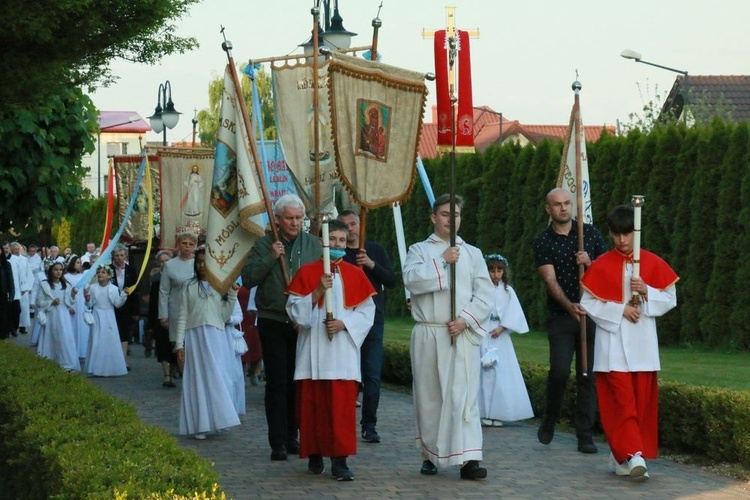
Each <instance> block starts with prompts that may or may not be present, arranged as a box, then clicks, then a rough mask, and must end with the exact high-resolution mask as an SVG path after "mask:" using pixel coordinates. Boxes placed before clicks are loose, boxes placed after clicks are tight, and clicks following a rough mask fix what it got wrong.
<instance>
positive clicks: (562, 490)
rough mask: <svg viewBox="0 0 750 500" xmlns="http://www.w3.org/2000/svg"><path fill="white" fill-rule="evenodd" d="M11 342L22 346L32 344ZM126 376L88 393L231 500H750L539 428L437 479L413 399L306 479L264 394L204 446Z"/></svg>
mask: <svg viewBox="0 0 750 500" xmlns="http://www.w3.org/2000/svg"><path fill="white" fill-rule="evenodd" d="M13 341H14V342H16V343H18V344H20V345H27V346H28V344H29V336H28V335H21V336H19V337H18V338H16V339H13ZM132 354H133V355H132V356H131V360H130V364H131V366H132V367H133V371H132V372H130V374H129V375H127V376H126V377H122V378H112V379H101V378H97V379H94V378H92V379H90V380H91V382H92V383H93V384H95V385H96V386H98V387H100V388H101V389H103V390H104V391H106V392H108V393H109V394H112V395H114V396H116V397H118V398H119V399H121V400H123V401H126V402H129V403H132V404H133V405H135V407H136V409H137V412H138V415H139V417H140V418H141V419H142V420H143V421H144V422H146V423H148V424H152V425H156V426H159V427H162V428H164V429H166V430H167V431H168V432H170V433H171V434H173V435H174V436H175V438H176V439H177V441H178V443H179V444H180V446H182V447H184V448H188V449H192V450H195V451H196V452H197V453H199V454H200V455H201V456H204V457H206V458H207V459H209V460H211V461H213V462H214V463H215V467H216V470H217V471H218V472H219V473H220V474H221V481H220V484H221V486H222V488H224V490H225V491H226V492H227V496H228V497H229V498H234V499H237V500H244V499H248V498H258V497H260V498H264V499H266V498H269V499H270V498H293V497H301V496H303V495H304V496H314V497H322V498H328V497H336V498H360V499H370V498H393V497H404V498H535V499H542V498H587V499H589V498H590V499H598V498H624V497H629V498H632V497H635V498H649V499H653V498H665V499H666V498H690V499H734V498H750V483H745V482H740V481H735V480H732V479H729V478H725V477H722V476H717V475H714V474H711V473H708V472H705V471H703V470H702V469H701V468H699V467H694V466H689V465H680V464H677V463H674V462H672V461H669V460H666V459H658V460H651V461H649V462H648V464H649V474H650V476H651V478H650V479H649V480H648V481H646V482H644V483H633V482H630V481H628V480H627V479H625V478H621V477H616V476H615V475H614V474H612V473H610V472H608V470H607V457H608V453H609V450H608V448H607V447H606V444H604V443H597V444H598V445H599V448H600V451H599V453H598V454H596V455H584V454H581V453H578V452H577V451H576V440H575V436H574V435H572V434H566V433H559V432H558V433H557V434H556V435H555V439H554V441H552V443H551V444H550V445H549V446H544V445H542V444H540V443H539V442H538V441H537V439H536V427H534V426H532V425H529V424H526V423H517V424H508V425H506V426H505V427H502V428H485V429H484V461H483V462H482V463H483V465H484V466H485V467H487V469H488V472H489V474H488V478H487V479H486V480H479V481H462V480H460V479H459V473H458V468H450V469H445V470H440V472H439V473H438V475H437V476H422V475H420V474H419V467H420V465H421V459H420V458H419V453H418V452H417V450H416V448H415V446H414V438H413V434H414V432H413V406H412V399H411V396H410V395H408V394H403V393H399V392H394V391H388V390H385V391H383V394H382V399H381V403H380V411H379V415H378V417H379V423H378V432H379V434H380V435H381V437H382V438H383V441H382V442H381V443H380V444H368V443H359V444H358V450H357V455H356V456H355V457H351V458H350V459H349V460H348V463H349V466H350V468H351V469H352V471H353V472H354V476H355V479H354V481H353V482H350V483H339V482H337V481H334V480H332V479H331V477H330V474H329V471H330V462H329V461H328V459H326V469H327V470H326V473H325V474H323V475H320V476H314V475H312V474H310V473H309V472H307V460H300V459H299V458H297V457H296V456H295V455H290V458H289V460H288V461H285V462H272V461H271V460H270V459H269V455H270V449H269V447H268V442H267V439H266V423H265V413H264V411H263V392H264V387H263V384H262V383H261V384H260V385H258V386H256V387H252V386H250V384H249V383H248V384H247V388H246V391H247V414H246V415H244V416H242V418H241V420H242V425H241V426H240V427H235V428H234V429H232V430H231V431H230V432H228V433H226V434H219V435H209V437H208V439H207V440H205V441H196V440H194V439H190V438H186V437H182V436H178V434H177V432H178V414H179V403H180V388H179V385H180V381H178V382H177V383H178V388H177V389H166V388H164V387H162V385H161V382H162V379H161V368H160V366H159V365H158V364H157V362H156V361H155V360H154V358H145V357H144V353H143V348H142V346H139V345H136V346H133V349H132Z"/></svg>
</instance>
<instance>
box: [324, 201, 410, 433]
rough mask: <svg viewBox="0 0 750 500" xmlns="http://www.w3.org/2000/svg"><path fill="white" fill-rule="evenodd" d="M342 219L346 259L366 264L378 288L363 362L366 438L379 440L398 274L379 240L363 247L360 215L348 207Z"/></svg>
mask: <svg viewBox="0 0 750 500" xmlns="http://www.w3.org/2000/svg"><path fill="white" fill-rule="evenodd" d="M338 220H340V221H341V222H343V223H344V224H346V227H347V228H349V234H348V235H347V238H346V255H345V256H344V261H346V262H349V263H350V264H355V265H358V266H362V269H363V270H364V272H365V275H367V278H368V279H369V280H370V283H372V286H373V288H375V291H376V292H378V294H377V295H375V296H374V297H373V298H372V299H373V301H374V302H375V323H374V324H373V325H372V328H371V329H370V333H368V334H367V338H365V341H364V343H363V344H362V348H361V350H360V351H361V363H362V420H360V422H359V423H360V425H361V426H362V440H363V441H365V442H367V443H379V442H380V436H379V435H378V433H377V431H376V430H375V426H376V424H377V422H378V418H377V413H378V405H379V404H380V372H381V369H382V365H383V330H384V328H385V297H384V296H383V291H384V289H385V288H393V287H394V286H395V285H396V274H395V273H394V272H393V269H392V268H391V259H390V257H388V253H387V252H386V251H385V248H383V247H382V246H381V245H379V244H378V243H375V242H373V241H365V245H364V249H363V250H362V251H361V252H360V251H359V216H358V215H357V213H356V212H353V211H352V210H344V211H343V212H341V214H339V216H338Z"/></svg>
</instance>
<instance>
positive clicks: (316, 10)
mask: <svg viewBox="0 0 750 500" xmlns="http://www.w3.org/2000/svg"><path fill="white" fill-rule="evenodd" d="M310 13H311V14H312V16H313V31H312V41H313V59H312V61H313V77H312V80H313V142H314V143H315V146H314V147H313V151H314V154H315V160H314V163H313V164H314V172H315V181H314V182H315V184H314V186H313V189H314V191H313V193H314V194H313V202H314V203H315V224H314V225H313V229H314V231H313V233H314V234H316V233H317V232H318V229H319V228H320V224H321V221H320V220H319V219H320V210H321V206H320V116H319V115H320V110H319V109H318V106H319V104H320V92H319V90H318V80H319V78H320V77H319V75H318V69H319V68H318V57H319V53H318V48H319V45H318V44H319V40H318V26H319V25H320V7H318V6H317V5H316V6H315V7H313V8H312V9H310Z"/></svg>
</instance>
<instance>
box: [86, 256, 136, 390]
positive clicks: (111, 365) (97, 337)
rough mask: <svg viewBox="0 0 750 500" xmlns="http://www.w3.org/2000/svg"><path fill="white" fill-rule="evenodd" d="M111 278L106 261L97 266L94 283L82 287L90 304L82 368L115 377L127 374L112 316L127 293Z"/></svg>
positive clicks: (98, 374) (96, 374)
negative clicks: (84, 357)
mask: <svg viewBox="0 0 750 500" xmlns="http://www.w3.org/2000/svg"><path fill="white" fill-rule="evenodd" d="M111 279H112V268H111V267H109V266H107V265H102V266H99V267H98V268H97V270H96V281H97V283H96V284H94V285H91V287H89V288H88V289H86V290H84V292H85V294H86V302H87V305H88V306H89V307H91V308H92V311H91V312H92V314H93V316H94V324H93V327H92V329H91V335H89V341H88V350H87V353H86V367H85V370H84V371H85V373H86V374H87V375H93V376H95V377H119V376H122V375H127V374H128V367H127V365H126V364H125V357H124V356H123V355H122V344H120V334H119V332H118V330H117V320H116V319H115V307H121V306H122V305H123V304H125V301H127V300H128V294H127V293H126V291H125V290H123V291H122V292H120V290H119V289H118V288H117V285H114V284H112V282H111V281H110V280H111ZM126 289H127V288H126Z"/></svg>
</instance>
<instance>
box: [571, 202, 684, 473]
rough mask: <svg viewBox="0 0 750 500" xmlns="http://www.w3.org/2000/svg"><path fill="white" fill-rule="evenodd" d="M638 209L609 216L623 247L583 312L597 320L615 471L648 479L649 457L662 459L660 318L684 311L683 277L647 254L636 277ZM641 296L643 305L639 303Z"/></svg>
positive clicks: (590, 284) (610, 258)
mask: <svg viewBox="0 0 750 500" xmlns="http://www.w3.org/2000/svg"><path fill="white" fill-rule="evenodd" d="M633 219H634V217H633V208H632V207H630V206H627V205H620V206H618V207H615V208H614V209H613V210H612V211H611V212H610V213H609V216H608V217H607V226H608V227H609V234H610V236H611V237H612V240H613V241H614V244H615V248H614V249H613V250H610V251H609V252H607V253H605V254H604V255H602V256H600V257H599V258H598V259H596V260H595V261H594V263H593V264H591V266H590V267H589V268H588V269H587V270H586V273H585V274H584V275H583V279H582V284H583V288H584V292H583V297H582V298H581V306H583V308H584V309H586V313H588V315H589V316H591V318H592V319H593V320H594V321H595V322H596V325H597V330H596V341H595V347H594V372H595V374H596V376H595V380H596V391H597V396H598V399H599V414H600V416H601V421H602V427H603V428H604V434H605V435H606V437H607V441H608V442H609V446H610V448H611V450H612V454H611V455H610V459H609V460H610V463H609V465H610V470H611V471H612V472H614V473H615V474H617V475H618V476H628V477H630V479H633V480H638V481H643V480H645V479H647V478H648V469H647V467H646V461H645V460H644V458H649V459H650V458H656V457H657V455H658V439H657V438H658V431H659V424H658V411H659V409H658V403H659V394H658V390H659V389H658V385H657V380H658V379H657V372H658V371H659V369H660V368H661V366H660V364H659V343H658V338H657V335H656V318H657V317H659V316H661V315H663V314H664V313H666V312H667V311H669V310H670V309H672V308H674V307H675V306H676V305H677V294H676V290H675V283H676V282H677V280H678V279H679V278H678V277H677V274H675V272H674V271H673V270H672V268H671V267H669V265H668V264H667V263H666V262H664V260H662V259H661V258H660V257H658V256H657V255H655V254H653V253H651V252H648V251H646V250H641V252H640V254H641V255H640V277H637V278H636V277H633ZM633 293H637V296H638V297H639V299H640V300H639V301H638V302H639V303H637V304H633V303H631V297H633Z"/></svg>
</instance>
